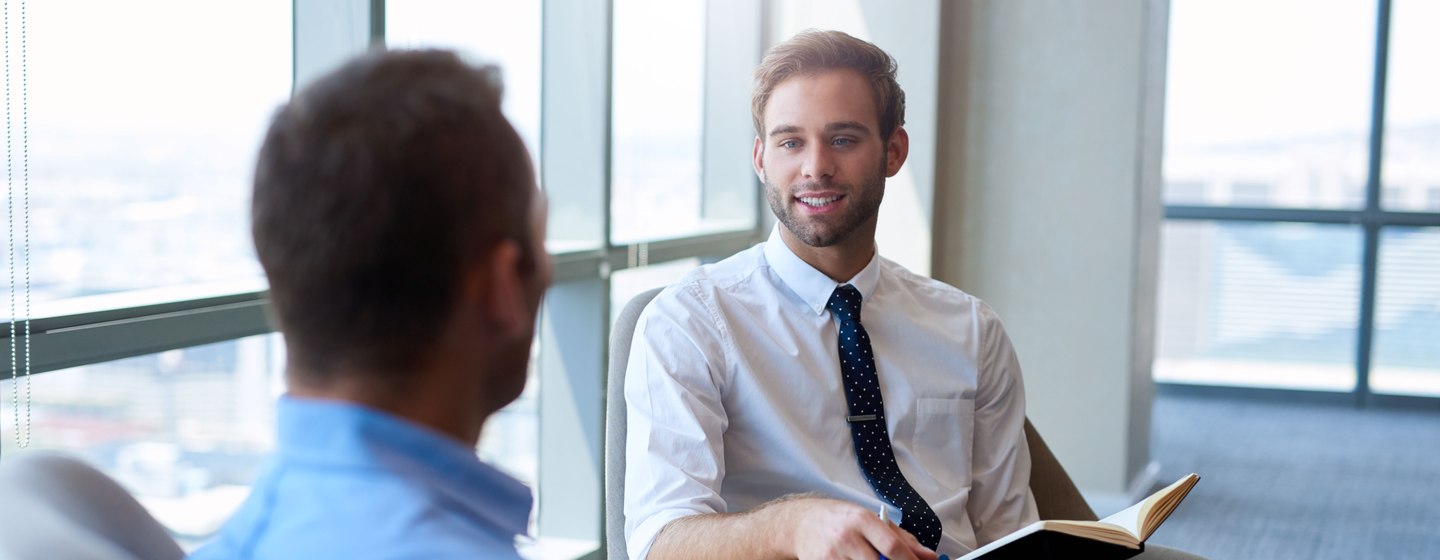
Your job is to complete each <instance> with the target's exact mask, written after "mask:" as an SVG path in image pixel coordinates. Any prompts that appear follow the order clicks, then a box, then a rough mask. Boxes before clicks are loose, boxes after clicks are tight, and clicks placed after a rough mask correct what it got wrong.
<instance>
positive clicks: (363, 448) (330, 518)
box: [190, 396, 531, 560]
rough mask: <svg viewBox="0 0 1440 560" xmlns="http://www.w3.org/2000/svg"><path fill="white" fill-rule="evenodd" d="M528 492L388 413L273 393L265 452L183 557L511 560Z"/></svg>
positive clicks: (468, 453) (467, 452) (462, 449)
mask: <svg viewBox="0 0 1440 560" xmlns="http://www.w3.org/2000/svg"><path fill="white" fill-rule="evenodd" d="M530 502H531V496H530V489H529V488H526V487H525V485H523V484H521V483H520V482H519V481H517V480H515V479H513V478H511V477H509V476H506V475H505V474H503V473H501V472H500V471H498V470H496V469H495V468H494V467H491V466H489V465H486V464H485V463H482V462H481V461H480V459H479V458H478V457H476V456H475V450H474V449H472V448H470V447H467V446H465V445H462V444H461V443H460V442H458V441H456V440H454V439H452V438H449V437H447V436H444V435H441V434H440V433H438V432H435V431H433V430H430V429H428V428H425V427H422V426H419V425H417V424H414V423H411V422H408V421H405V420H401V419H399V418H396V417H394V416H390V415H388V414H385V413H382V412H379V411H376V410H372V409H368V408H365V407H361V406H358V405H354V404H349V403H343V402H338V401H322V400H311V399H300V398H294V397H289V396H285V397H281V399H280V403H279V442H278V449H277V450H276V453H275V456H274V457H273V458H272V459H271V462H270V464H269V465H268V467H267V468H266V470H265V471H264V473H263V474H262V475H261V476H260V478H259V479H258V480H256V481H255V484H254V486H253V487H252V489H251V492H250V498H249V499H248V500H246V502H245V504H244V505H243V506H241V508H240V510H239V511H238V512H237V513H236V514H235V516H234V517H233V518H231V519H230V521H229V522H228V523H227V524H226V525H225V527H224V529H222V530H221V531H220V534H219V536H218V537H217V538H216V539H215V540H214V541H213V542H211V543H209V544H207V545H205V546H204V547H202V548H200V549H199V550H197V551H196V552H195V553H194V554H193V555H191V556H190V558H192V559H195V560H218V559H230V558H246V559H249V558H257V559H259V558H277V559H279V558H306V559H309V558H366V559H372V558H373V559H382V558H383V559H401V558H415V559H419V558H518V557H519V556H518V555H517V554H516V552H515V537H516V536H517V535H519V534H523V533H524V532H525V530H526V526H527V525H528V522H529V518H530Z"/></svg>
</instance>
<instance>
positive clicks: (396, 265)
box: [251, 51, 537, 377]
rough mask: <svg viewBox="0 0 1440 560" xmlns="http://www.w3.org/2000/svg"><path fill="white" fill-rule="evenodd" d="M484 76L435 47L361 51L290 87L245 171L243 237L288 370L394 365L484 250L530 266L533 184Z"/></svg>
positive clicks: (429, 333)
mask: <svg viewBox="0 0 1440 560" xmlns="http://www.w3.org/2000/svg"><path fill="white" fill-rule="evenodd" d="M501 90H502V86H501V84H500V78H499V71H498V70H497V69H496V68H494V67H479V68H477V67H473V66H470V65H467V64H465V63H463V62H461V61H460V59H459V58H458V57H457V56H455V54H453V53H450V52H445V51H388V52H376V53H371V54H368V55H364V56H361V57H360V58H358V59H356V60H354V61H352V62H350V63H348V64H346V65H345V66H343V67H342V68H340V69H339V70H336V71H335V72H333V73H331V74H329V75H327V76H325V77H323V78H321V79H320V80H318V81H316V82H315V83H314V84H313V85H311V86H309V87H307V88H305V89H304V90H303V91H301V92H299V93H297V94H296V95H295V96H294V98H293V99H292V100H291V101H290V103H288V104H287V105H285V106H283V107H281V109H280V110H279V111H278V113H277V114H276V115H275V118H274V120H273V121H272V122H271V124H270V129H269V132H268V133H267V134H266V136H265V142H264V144H263V145H262V146H261V148H260V155H259V158H258V162H257V164H256V168H255V190H254V198H253V200H252V208H251V218H252V223H251V233H252V235H253V236H254V240H255V249H256V252H257V254H258V256H259V258H260V264H261V266H263V267H264V269H265V274H266V276H267V277H268V278H269V280H270V300H271V308H272V313H273V317H274V318H275V319H276V320H277V322H278V323H279V326H280V329H281V331H282V332H283V333H284V335H285V340H286V343H287V345H288V346H289V352H290V355H291V359H292V361H294V362H295V363H296V364H297V365H299V366H301V367H303V368H305V369H306V370H307V371H308V372H310V373H313V374H315V375H317V376H320V377H328V375H329V371H331V370H333V369H334V368H336V367H337V366H349V367H353V368H359V369H364V370H371V371H392V370H403V369H404V368H406V367H407V366H412V365H413V364H414V362H415V361H417V360H418V359H419V358H421V357H422V356H423V353H424V352H425V351H427V350H428V349H429V348H431V347H433V345H434V343H435V340H436V338H437V336H438V333H439V332H440V329H441V328H442V327H443V326H444V324H445V323H446V322H447V321H449V319H450V317H451V316H452V314H453V313H454V308H455V305H454V301H455V300H456V299H457V297H458V294H459V292H460V289H461V288H460V284H461V276H462V272H463V271H464V270H465V269H466V267H468V266H472V265H473V263H474V262H476V260H477V259H479V258H481V257H482V256H483V255H484V254H485V253H486V252H488V250H489V249H490V248H491V247H493V246H494V245H495V244H496V243H498V242H500V241H501V240H504V239H511V240H515V241H517V242H518V243H517V244H518V245H519V246H520V247H521V248H522V250H524V251H525V252H526V256H524V257H522V258H523V259H524V260H525V262H526V263H533V262H534V259H535V258H537V256H536V255H529V254H528V253H530V252H533V251H531V250H530V247H533V245H532V243H531V242H530V239H529V238H530V237H531V229H530V227H529V223H528V221H527V217H528V216H529V215H530V207H531V205H532V204H533V203H534V201H533V198H534V196H535V193H534V192H533V191H534V189H535V186H534V185H535V182H534V177H533V171H532V170H531V164H530V160H529V158H528V156H527V154H526V151H525V147H524V144H523V143H522V142H521V140H520V137H519V135H518V134H516V132H515V130H514V128H512V127H511V126H510V123H509V122H508V121H506V120H505V117H504V116H503V115H501V113H500V97H501Z"/></svg>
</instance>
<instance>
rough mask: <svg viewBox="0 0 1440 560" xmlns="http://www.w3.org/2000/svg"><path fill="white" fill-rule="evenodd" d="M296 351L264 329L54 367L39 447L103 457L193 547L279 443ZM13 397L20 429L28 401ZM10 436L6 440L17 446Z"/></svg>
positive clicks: (37, 411)
mask: <svg viewBox="0 0 1440 560" xmlns="http://www.w3.org/2000/svg"><path fill="white" fill-rule="evenodd" d="M284 359H285V358H284V344H283V343H282V342H281V340H280V336H279V335H263V336H254V337H249V338H243V339H239V340H232V341H228V342H221V343H218V344H208V345H204V346H194V347H190V348H185V349H182V350H170V351H166V352H161V353H158V354H149V355H145V356H137V357H133V358H126V359H124V360H118V361H114V362H106V363H101V364H95V365H89V366H81V367H77V368H71V369H66V370H60V371H56V372H51V373H48V374H45V375H44V376H43V377H42V378H40V379H39V380H38V382H37V383H36V386H35V393H34V397H35V400H34V402H33V403H32V405H31V410H30V418H31V429H32V430H33V432H32V433H33V438H34V439H33V440H32V442H31V443H32V446H33V447H35V448H39V449H57V450H65V451H69V452H73V453H76V454H78V455H79V456H81V457H83V458H85V459H86V460H88V461H90V462H91V463H92V464H94V465H96V466H98V467H99V468H101V469H102V470H104V471H105V472H106V473H107V474H109V475H110V476H111V477H114V478H115V479H116V480H117V481H119V482H120V484H121V485H123V486H124V487H125V489H126V490H129V491H130V493H131V494H133V495H134V496H135V497H136V499H138V500H139V501H140V503H141V504H143V505H145V507H146V509H148V510H150V513H152V514H153V515H154V516H155V517H156V519H158V520H159V521H160V522H161V523H162V524H164V525H165V527H166V528H168V529H169V530H170V531H171V533H173V534H174V535H175V536H176V537H177V538H179V539H180V540H181V543H182V544H183V545H185V546H187V548H188V547H193V546H195V545H198V544H199V543H201V542H203V541H204V540H205V539H207V538H208V537H210V536H211V535H213V534H214V533H215V531H217V530H219V528H220V526H221V524H223V523H224V522H225V520H227V519H229V517H230V515H231V514H232V513H234V511H235V509H236V508H238V507H239V506H240V503H241V502H243V501H244V500H245V498H246V496H247V495H248V494H249V485H250V482H251V481H252V480H253V479H254V478H255V476H256V475H257V474H258V473H259V470H260V467H261V465H262V464H263V462H264V460H265V458H266V457H267V456H268V455H269V453H270V452H271V450H272V449H274V446H275V399H276V397H278V396H279V394H280V392H281V391H282V388H283V380H282V370H283V364H284ZM7 389H8V387H7ZM7 401H8V399H7ZM5 405H6V406H4V407H0V408H3V413H0V421H3V422H4V423H5V424H4V425H5V426H6V427H7V428H8V427H10V426H12V425H14V424H13V422H14V420H15V418H14V416H13V415H14V413H15V412H16V409H15V408H13V407H12V406H10V403H9V402H6V403H5ZM24 408H25V405H24V404H23V402H22V404H21V405H20V410H19V412H20V413H21V414H22V417H23V415H25V410H24ZM6 432H7V433H6V436H10V435H11V434H9V433H8V432H9V430H8V429H7V430H6ZM10 440H11V438H9V437H7V438H6V441H3V442H0V446H5V447H6V450H7V451H13V447H10V445H11V444H12V441H10Z"/></svg>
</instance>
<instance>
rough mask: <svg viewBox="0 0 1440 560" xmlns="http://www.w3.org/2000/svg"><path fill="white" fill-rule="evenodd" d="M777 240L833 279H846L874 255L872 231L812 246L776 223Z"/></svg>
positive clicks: (862, 267) (838, 280)
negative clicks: (835, 241) (827, 243)
mask: <svg viewBox="0 0 1440 560" xmlns="http://www.w3.org/2000/svg"><path fill="white" fill-rule="evenodd" d="M780 240H781V241H784V242H785V246H786V247H789V248H790V252H792V253H795V256H797V257H800V260H802V261H805V264H808V265H810V266H813V267H815V270H818V271H820V272H821V273H822V274H824V275H825V276H828V277H830V279H831V280H834V281H836V282H841V283H844V282H848V281H850V279H851V278H854V277H855V275H856V274H859V273H860V271H861V270H865V267H866V266H867V265H869V264H870V261H871V259H874V258H875V232H874V231H868V232H866V231H857V232H855V234H854V235H851V236H850V238H849V239H846V240H844V241H841V242H839V243H836V244H834V245H831V246H828V247H812V246H810V245H808V244H806V243H805V242H804V241H801V240H800V239H799V238H798V237H795V235H794V234H792V233H790V230H788V229H786V228H785V226H783V225H782V226H780Z"/></svg>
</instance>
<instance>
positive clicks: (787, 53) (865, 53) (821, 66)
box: [750, 29, 905, 140]
mask: <svg viewBox="0 0 1440 560" xmlns="http://www.w3.org/2000/svg"><path fill="white" fill-rule="evenodd" d="M842 69H845V70H854V71H856V72H859V73H860V75H861V76H863V77H864V78H865V80H866V81H868V82H870V90H871V92H872V93H874V97H875V110H876V113H877V114H878V115H879V117H880V137H881V138H883V139H886V140H888V139H890V135H891V134H892V133H894V132H895V129H897V128H900V127H902V126H905V91H904V90H902V89H900V83H899V82H897V81H896V80H895V71H896V69H897V66H896V64H895V59H894V58H892V57H891V56H890V55H889V54H888V53H886V52H885V51H883V50H880V47H877V46H875V45H874V44H873V43H870V42H868V41H862V40H860V39H856V38H855V37H852V36H850V35H849V34H847V33H844V32H841V31H819V30H815V29H810V30H806V31H802V32H800V33H799V34H798V35H795V36H794V37H791V38H790V40H788V41H785V42H783V43H779V44H777V45H775V46H773V47H770V50H769V51H767V52H766V53H765V59H764V60H762V61H760V67H759V68H756V69H755V91H754V92H753V93H751V94H750V116H751V118H752V119H754V121H755V135H757V136H760V137H761V138H764V137H765V106H766V105H767V104H768V103H769V102H770V92H771V91H773V90H774V89H775V86H778V85H780V83H781V82H783V81H785V80H787V79H789V78H791V77H793V76H801V75H807V74H815V73H818V72H823V71H827V70H842Z"/></svg>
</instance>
